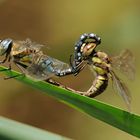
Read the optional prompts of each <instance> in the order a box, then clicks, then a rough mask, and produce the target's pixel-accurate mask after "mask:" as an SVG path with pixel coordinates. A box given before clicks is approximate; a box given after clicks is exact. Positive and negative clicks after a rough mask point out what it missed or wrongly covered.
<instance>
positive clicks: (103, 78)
mask: <svg viewBox="0 0 140 140" xmlns="http://www.w3.org/2000/svg"><path fill="white" fill-rule="evenodd" d="M107 85H108V77H107V75H98V76H97V77H96V78H95V80H94V81H93V84H92V86H91V87H90V89H89V90H88V91H87V93H86V94H87V95H86V96H89V97H95V96H97V95H99V94H101V93H102V92H103V91H104V90H105V89H106V87H107Z"/></svg>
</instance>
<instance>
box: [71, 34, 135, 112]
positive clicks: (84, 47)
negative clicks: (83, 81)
mask: <svg viewBox="0 0 140 140" xmlns="http://www.w3.org/2000/svg"><path fill="white" fill-rule="evenodd" d="M100 43H101V39H100V37H98V36H97V35H95V34H93V33H90V34H83V35H81V37H80V39H79V40H78V42H77V43H76V45H75V53H74V60H72V59H71V61H70V63H71V66H72V68H73V69H74V70H75V69H77V67H78V65H79V64H80V63H83V61H85V62H86V64H87V65H88V66H89V67H90V69H91V70H92V71H93V72H94V74H95V80H94V81H93V84H92V86H91V87H90V88H89V90H88V91H87V92H80V91H77V92H78V93H79V94H81V95H84V96H89V97H95V96H97V95H99V94H101V93H102V92H103V91H104V90H105V89H106V87H107V85H108V81H109V79H111V80H112V81H113V87H114V88H115V89H116V90H117V92H118V93H119V95H121V97H122V98H123V100H124V101H125V103H126V105H127V107H128V109H130V102H131V96H130V93H129V90H128V88H127V87H126V85H125V84H124V83H123V82H122V81H121V80H120V79H119V78H118V76H117V75H116V74H115V72H114V68H117V69H119V70H121V71H122V72H124V74H126V75H127V76H128V77H130V78H131V79H132V78H133V77H134V73H135V68H134V65H133V64H134V57H133V55H132V53H131V52H130V51H129V50H125V51H123V52H122V53H121V54H120V55H119V56H116V57H112V58H111V57H109V56H108V55H107V54H106V53H105V52H102V51H96V47H97V45H99V44H100ZM79 72H80V71H79V70H78V71H77V72H76V74H78V73H79Z"/></svg>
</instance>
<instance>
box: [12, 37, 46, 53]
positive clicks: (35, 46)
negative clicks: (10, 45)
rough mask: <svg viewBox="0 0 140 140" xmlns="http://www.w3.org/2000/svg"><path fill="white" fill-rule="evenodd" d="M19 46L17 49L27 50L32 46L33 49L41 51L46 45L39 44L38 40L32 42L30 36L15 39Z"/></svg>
mask: <svg viewBox="0 0 140 140" xmlns="http://www.w3.org/2000/svg"><path fill="white" fill-rule="evenodd" d="M14 43H15V44H16V46H18V47H17V49H18V50H17V51H22V50H25V49H26V48H30V49H32V50H36V51H39V50H40V49H41V48H42V47H43V46H44V45H41V44H37V43H36V42H32V41H31V40H30V39H29V38H27V39H26V40H23V41H14Z"/></svg>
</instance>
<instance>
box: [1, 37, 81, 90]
mask: <svg viewBox="0 0 140 140" xmlns="http://www.w3.org/2000/svg"><path fill="white" fill-rule="evenodd" d="M43 47H44V45H40V44H37V43H35V42H32V41H31V40H30V39H26V40H25V41H16V40H12V39H4V40H0V56H4V59H3V60H2V61H0V64H4V63H5V62H8V63H9V68H8V69H7V70H11V62H12V63H14V64H15V65H16V66H17V67H18V68H19V69H20V70H21V72H22V75H26V76H28V77H30V78H32V79H34V80H35V81H40V80H46V81H47V82H49V83H51V84H54V85H57V86H61V87H65V86H64V85H62V84H60V83H58V82H56V81H54V80H53V79H52V77H54V76H57V77H62V76H65V75H69V74H73V73H76V72H77V71H80V69H81V68H82V65H81V64H79V65H77V66H78V67H77V68H75V69H73V68H72V67H71V66H70V65H69V64H67V63H64V62H62V61H60V60H58V59H55V58H52V57H50V56H48V55H46V54H44V53H43V51H42V48H43ZM80 65H81V66H80ZM17 76H19V75H15V76H11V77H5V79H10V78H14V77H17ZM67 89H68V88H67ZM69 90H70V88H69Z"/></svg>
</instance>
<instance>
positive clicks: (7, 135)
mask: <svg viewBox="0 0 140 140" xmlns="http://www.w3.org/2000/svg"><path fill="white" fill-rule="evenodd" d="M0 140H70V139H68V138H65V137H63V136H60V135H57V134H54V133H51V132H47V131H44V130H41V129H38V128H35V127H31V126H29V125H25V124H22V123H19V122H16V121H13V120H10V119H6V118H4V117H0Z"/></svg>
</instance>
